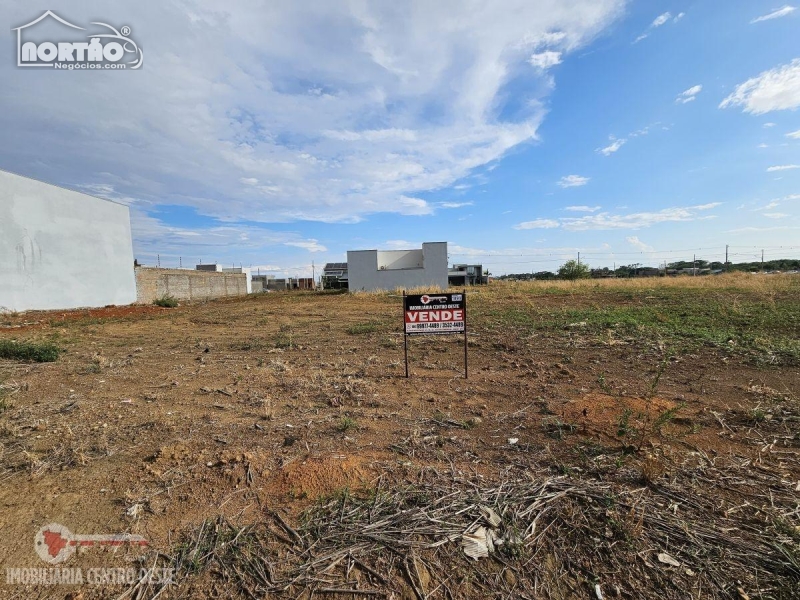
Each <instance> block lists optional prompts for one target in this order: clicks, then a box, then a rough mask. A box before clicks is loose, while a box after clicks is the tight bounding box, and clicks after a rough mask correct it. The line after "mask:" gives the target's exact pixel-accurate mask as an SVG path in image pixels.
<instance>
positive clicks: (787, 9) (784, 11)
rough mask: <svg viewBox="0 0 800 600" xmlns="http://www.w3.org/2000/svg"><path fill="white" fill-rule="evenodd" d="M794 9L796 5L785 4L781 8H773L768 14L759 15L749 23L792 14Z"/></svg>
mask: <svg viewBox="0 0 800 600" xmlns="http://www.w3.org/2000/svg"><path fill="white" fill-rule="evenodd" d="M796 10H797V8H796V7H794V6H789V5H788V4H787V5H786V6H783V7H782V8H779V9H777V10H774V11H772V12H771V13H769V14H766V15H763V16H760V17H758V18H755V19H753V20H752V21H750V24H751V25H752V24H753V23H760V22H761V21H770V20H772V19H780V18H781V17H786V16H788V15H790V14H792V13H793V12H794V11H796Z"/></svg>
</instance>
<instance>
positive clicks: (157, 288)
mask: <svg viewBox="0 0 800 600" xmlns="http://www.w3.org/2000/svg"><path fill="white" fill-rule="evenodd" d="M246 294H247V276H246V275H245V274H244V273H217V272H214V271H189V270H187V269H157V268H152V267H137V268H136V301H137V302H140V303H142V304H150V303H152V302H153V300H155V299H156V298H160V297H162V296H174V297H175V298H177V299H178V300H211V299H213V298H224V297H226V296H244V295H246Z"/></svg>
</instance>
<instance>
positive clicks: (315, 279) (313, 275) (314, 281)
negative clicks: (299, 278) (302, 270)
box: [311, 260, 317, 288]
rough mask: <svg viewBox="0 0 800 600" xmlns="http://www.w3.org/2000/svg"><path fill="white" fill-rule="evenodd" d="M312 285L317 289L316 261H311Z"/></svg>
mask: <svg viewBox="0 0 800 600" xmlns="http://www.w3.org/2000/svg"><path fill="white" fill-rule="evenodd" d="M311 283H312V284H313V286H314V288H316V287H317V273H316V271H314V261H313V260H312V261H311Z"/></svg>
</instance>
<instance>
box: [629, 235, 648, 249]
mask: <svg viewBox="0 0 800 600" xmlns="http://www.w3.org/2000/svg"><path fill="white" fill-rule="evenodd" d="M625 240H626V241H627V242H628V243H629V244H630V245H631V246H633V247H634V248H636V249H637V250H641V251H642V252H649V251H651V250H653V247H652V246H650V245H648V244H645V243H644V242H643V241H641V240H640V239H639V238H638V237H637V236H635V235H632V236H630V237H626V238H625Z"/></svg>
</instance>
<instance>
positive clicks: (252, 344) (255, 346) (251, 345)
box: [230, 338, 272, 366]
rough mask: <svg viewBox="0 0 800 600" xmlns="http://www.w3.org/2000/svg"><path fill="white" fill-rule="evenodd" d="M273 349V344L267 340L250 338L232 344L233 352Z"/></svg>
mask: <svg viewBox="0 0 800 600" xmlns="http://www.w3.org/2000/svg"><path fill="white" fill-rule="evenodd" d="M271 347H272V344H270V343H269V342H268V341H267V340H264V339H261V338H250V339H248V340H241V341H237V342H231V344H230V348H231V350H244V351H245V352H253V351H258V350H264V349H266V348H271ZM259 366H261V365H259Z"/></svg>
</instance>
